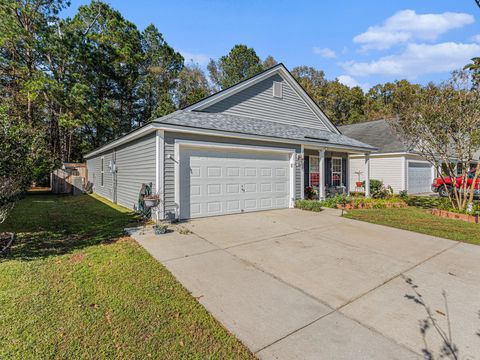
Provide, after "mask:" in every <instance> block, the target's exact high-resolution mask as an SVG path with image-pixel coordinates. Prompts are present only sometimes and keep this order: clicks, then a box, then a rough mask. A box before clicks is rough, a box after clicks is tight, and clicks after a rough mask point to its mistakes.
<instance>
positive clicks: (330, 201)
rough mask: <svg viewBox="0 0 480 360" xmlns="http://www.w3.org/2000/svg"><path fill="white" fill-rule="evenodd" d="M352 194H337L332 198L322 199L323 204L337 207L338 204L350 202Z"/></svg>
mask: <svg viewBox="0 0 480 360" xmlns="http://www.w3.org/2000/svg"><path fill="white" fill-rule="evenodd" d="M350 199H351V198H350V196H345V195H335V196H333V197H330V198H326V199H325V200H323V201H321V204H322V206H324V207H328V208H336V207H337V205H338V204H342V205H344V204H346V203H348V202H350Z"/></svg>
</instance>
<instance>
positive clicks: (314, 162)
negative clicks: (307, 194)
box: [308, 156, 320, 187]
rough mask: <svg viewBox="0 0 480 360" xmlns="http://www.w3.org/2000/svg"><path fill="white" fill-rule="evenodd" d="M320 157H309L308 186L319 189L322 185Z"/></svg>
mask: <svg viewBox="0 0 480 360" xmlns="http://www.w3.org/2000/svg"><path fill="white" fill-rule="evenodd" d="M319 170H320V169H319V163H318V156H309V162H308V186H311V187H318V186H319V183H320V171H319Z"/></svg>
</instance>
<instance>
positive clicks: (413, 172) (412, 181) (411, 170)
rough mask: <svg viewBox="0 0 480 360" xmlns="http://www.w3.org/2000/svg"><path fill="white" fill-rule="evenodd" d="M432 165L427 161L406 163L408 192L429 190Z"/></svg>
mask: <svg viewBox="0 0 480 360" xmlns="http://www.w3.org/2000/svg"><path fill="white" fill-rule="evenodd" d="M431 186H432V166H431V165H430V164H428V163H420V162H409V163H408V193H409V194H421V193H427V192H430V191H431V188H430V187H431Z"/></svg>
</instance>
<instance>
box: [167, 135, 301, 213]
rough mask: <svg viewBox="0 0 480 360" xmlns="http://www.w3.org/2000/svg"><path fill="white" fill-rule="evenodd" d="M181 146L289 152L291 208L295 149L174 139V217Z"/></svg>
mask: <svg viewBox="0 0 480 360" xmlns="http://www.w3.org/2000/svg"><path fill="white" fill-rule="evenodd" d="M181 147H194V148H195V147H198V148H209V149H212V148H213V149H228V150H242V151H252V152H267V153H285V154H290V159H289V165H290V196H289V198H290V204H289V207H290V208H293V207H294V204H295V185H296V184H295V170H296V169H295V154H296V151H295V149H288V148H270V147H265V146H251V145H238V144H227V143H215V142H207V141H194V140H180V139H175V145H174V155H173V159H172V160H173V162H174V183H175V197H174V202H175V218H176V219H179V218H180V165H181V164H180V151H181Z"/></svg>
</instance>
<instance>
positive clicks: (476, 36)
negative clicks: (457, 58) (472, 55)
mask: <svg viewBox="0 0 480 360" xmlns="http://www.w3.org/2000/svg"><path fill="white" fill-rule="evenodd" d="M472 41H475V42H477V43H480V34H477V35H474V36H472Z"/></svg>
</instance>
